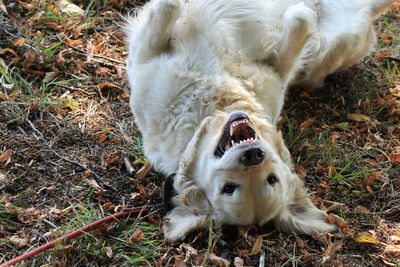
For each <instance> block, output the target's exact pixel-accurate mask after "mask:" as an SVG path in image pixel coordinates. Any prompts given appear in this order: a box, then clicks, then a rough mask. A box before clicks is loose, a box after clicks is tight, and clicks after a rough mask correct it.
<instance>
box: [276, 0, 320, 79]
mask: <svg viewBox="0 0 400 267" xmlns="http://www.w3.org/2000/svg"><path fill="white" fill-rule="evenodd" d="M316 20H317V15H316V13H315V12H314V11H313V10H311V9H310V8H308V7H307V6H306V5H305V4H304V3H303V2H302V3H299V4H296V5H293V6H291V7H289V8H288V10H287V11H286V12H285V14H284V15H283V20H282V27H283V31H282V34H281V36H280V37H279V39H278V42H277V44H276V58H275V59H273V62H272V63H273V65H274V66H275V68H276V70H277V72H278V74H279V75H280V76H281V78H282V80H283V82H284V84H285V85H286V84H288V83H289V82H290V80H291V79H292V78H293V76H294V75H295V73H296V70H297V69H298V67H299V58H300V55H301V51H302V49H303V47H304V45H305V44H306V42H307V40H308V39H309V37H310V36H311V33H312V31H313V29H314V27H315V24H316Z"/></svg>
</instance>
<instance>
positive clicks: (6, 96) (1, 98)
mask: <svg viewBox="0 0 400 267" xmlns="http://www.w3.org/2000/svg"><path fill="white" fill-rule="evenodd" d="M7 100H11V97H9V96H8V95H5V94H2V93H0V101H7Z"/></svg>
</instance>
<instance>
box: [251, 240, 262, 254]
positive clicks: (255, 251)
mask: <svg viewBox="0 0 400 267" xmlns="http://www.w3.org/2000/svg"><path fill="white" fill-rule="evenodd" d="M262 241H263V238H262V236H261V235H258V236H257V239H256V242H254V247H253V249H252V250H251V252H250V255H256V254H258V253H259V252H260V251H261V246H262Z"/></svg>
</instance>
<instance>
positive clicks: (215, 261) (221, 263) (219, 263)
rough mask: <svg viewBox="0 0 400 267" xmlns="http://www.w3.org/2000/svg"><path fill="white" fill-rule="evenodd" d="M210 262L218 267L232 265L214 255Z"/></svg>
mask: <svg viewBox="0 0 400 267" xmlns="http://www.w3.org/2000/svg"><path fill="white" fill-rule="evenodd" d="M210 260H211V262H212V263H213V264H215V265H217V266H218V267H226V266H229V264H230V263H229V261H228V260H226V259H224V258H221V257H218V256H217V255H215V254H214V253H211V255H210Z"/></svg>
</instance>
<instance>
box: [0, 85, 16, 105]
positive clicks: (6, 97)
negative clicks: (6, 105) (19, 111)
mask: <svg viewBox="0 0 400 267" xmlns="http://www.w3.org/2000/svg"><path fill="white" fill-rule="evenodd" d="M2 85H3V84H2ZM12 86H14V85H12ZM8 100H11V97H9V96H8V95H5V94H2V93H0V102H1V101H8Z"/></svg>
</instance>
